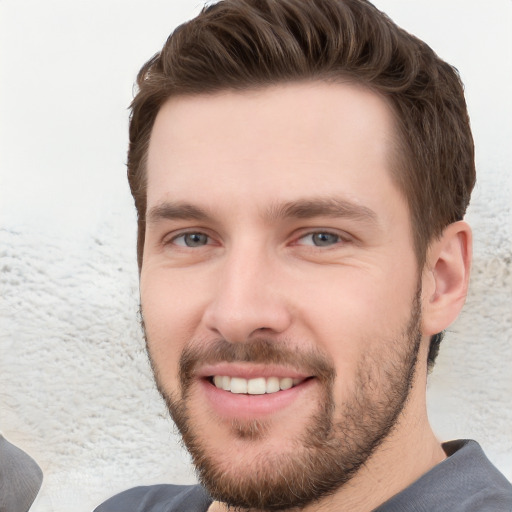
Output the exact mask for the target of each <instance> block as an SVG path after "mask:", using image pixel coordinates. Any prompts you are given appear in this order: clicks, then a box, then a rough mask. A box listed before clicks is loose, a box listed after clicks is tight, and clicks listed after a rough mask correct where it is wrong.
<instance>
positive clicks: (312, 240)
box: [298, 231, 343, 247]
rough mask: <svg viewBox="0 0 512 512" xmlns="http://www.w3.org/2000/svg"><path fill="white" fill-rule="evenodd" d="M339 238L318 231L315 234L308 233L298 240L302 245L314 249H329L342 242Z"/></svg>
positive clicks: (333, 234) (326, 232) (332, 234)
mask: <svg viewBox="0 0 512 512" xmlns="http://www.w3.org/2000/svg"><path fill="white" fill-rule="evenodd" d="M342 241H343V239H342V238H341V236H339V235H336V234H335V233H329V232H328V231H318V232H316V233H308V234H307V235H304V236H302V237H300V238H299V239H298V242H299V243H301V244H303V245H314V246H315V247H329V246H331V245H336V244H339V243H340V242H342Z"/></svg>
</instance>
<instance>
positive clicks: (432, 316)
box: [422, 221, 472, 336]
mask: <svg viewBox="0 0 512 512" xmlns="http://www.w3.org/2000/svg"><path fill="white" fill-rule="evenodd" d="M471 257H472V235H471V228H470V227H469V225H468V224H467V223H466V222H464V221H459V222H454V223H453V224H450V225H448V226H447V227H446V228H445V230H444V231H443V234H442V235H441V237H440V238H439V239H436V240H434V242H432V244H431V245H430V247H429V249H428V252H427V260H426V263H425V268H424V270H423V276H422V331H423V334H424V335H428V336H432V335H433V334H436V333H438V332H441V331H443V330H444V329H446V328H447V327H448V326H449V325H450V324H451V323H452V322H453V321H454V320H455V319H456V318H457V316H458V314H459V312H460V310H461V309H462V306H463V305H464V302H465V300H466V295H467V291H468V284H469V273H470V267H471Z"/></svg>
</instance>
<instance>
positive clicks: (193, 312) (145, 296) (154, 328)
mask: <svg viewBox="0 0 512 512" xmlns="http://www.w3.org/2000/svg"><path fill="white" fill-rule="evenodd" d="M198 296H201V291H200V290H199V291H198V290H197V288H195V287H194V286H191V285H190V283H188V284H187V283H182V282H180V281H179V280H178V281H176V280H175V279H173V278H171V277H170V276H169V275H166V273H164V272H156V271H155V272H152V271H151V270H144V269H143V271H142V273H141V280H140V297H141V306H142V314H143V318H144V324H145V330H146V336H147V343H148V348H149V352H150V356H151V359H152V362H153V364H154V365H155V367H156V369H157V371H158V372H159V375H160V376H161V378H162V379H163V380H164V381H165V383H167V382H169V381H170V379H173V380H175V379H176V376H177V373H178V372H177V370H178V363H179V358H180V356H181V353H182V350H183V348H184V346H185V345H186V344H187V343H188V342H189V341H190V339H192V338H193V337H194V336H195V335H196V331H195V329H196V326H197V320H198V318H200V317H201V312H200V310H201V308H200V306H199V305H198V304H197V302H198Z"/></svg>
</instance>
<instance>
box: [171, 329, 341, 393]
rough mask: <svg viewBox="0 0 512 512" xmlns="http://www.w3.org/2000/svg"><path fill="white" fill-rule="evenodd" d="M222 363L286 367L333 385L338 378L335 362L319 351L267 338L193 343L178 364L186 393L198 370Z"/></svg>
mask: <svg viewBox="0 0 512 512" xmlns="http://www.w3.org/2000/svg"><path fill="white" fill-rule="evenodd" d="M223 362H228V363H257V364H265V365H279V366H286V367H289V368H293V369H295V370H297V371H299V372H302V373H306V374H308V375H311V376H314V377H316V378H318V379H320V380H322V381H324V382H332V381H333V380H334V378H335V376H336V370H335V368H334V364H333V362H332V361H331V360H330V359H329V358H328V357H327V356H326V355H324V354H322V353H321V352H320V351H319V350H317V349H301V348H299V347H290V346H288V345H287V344H285V343H283V342H282V341H275V340H271V339H268V338H254V339H251V340H247V341H243V342H237V343H232V342H229V341H227V340H225V339H218V340H215V341H214V342H209V343H204V342H203V343H198V342H191V343H189V344H188V345H187V346H186V347H185V348H184V349H183V352H182V354H181V357H180V361H179V377H180V382H181V385H182V388H183V390H186V389H187V388H188V386H189V384H190V382H191V381H192V379H193V377H194V373H195V372H196V370H197V368H198V367H200V366H202V365H210V364H215V363H223Z"/></svg>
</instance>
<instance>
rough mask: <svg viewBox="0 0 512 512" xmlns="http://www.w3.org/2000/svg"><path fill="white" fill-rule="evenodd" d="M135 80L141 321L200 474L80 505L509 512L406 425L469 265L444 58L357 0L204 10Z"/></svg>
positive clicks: (485, 475) (460, 126) (453, 459)
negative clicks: (186, 481)
mask: <svg viewBox="0 0 512 512" xmlns="http://www.w3.org/2000/svg"><path fill="white" fill-rule="evenodd" d="M138 85H139V91H138V93H137V96H136V97H135V99H134V102H133V105H132V117H131V124H130V149H129V155H128V175H129V180H130V186H131V190H132V194H133V196H134V199H135V204H136V207H137V211H138V219H139V221H138V229H139V236H138V261H139V267H140V292H141V312H142V319H143V324H144V328H145V334H146V339H147V348H148V353H149V356H150V359H151V362H152V366H153V370H154V374H155V379H156V382H157V386H158V388H159V390H160V392H161V394H162V396H163V397H164V399H165V401H166V403H167V405H168V407H169V411H170V413H171V415H172V417H173V419H174V421H175V423H176V424H177V426H178V428H179V430H180V432H181V435H182V437H183V440H184V443H185V445H186V446H187V448H188V450H189V451H190V453H191V455H192V458H193V461H194V464H195V466H196V469H197V472H198V476H199V479H200V482H201V485H200V486H199V485H198V486H191V487H187V486H171V485H161V486H153V487H146V488H136V489H132V490H129V491H126V492H125V493H122V494H120V495H119V496H116V497H114V498H111V499H110V500H109V501H107V502H106V503H105V504H103V505H102V506H100V507H99V508H98V509H97V511H98V512H104V511H123V512H127V511H131V510H133V511H135V510H136V511H157V510H158V511H163V510H165V511H173V510H176V511H177V510H180V511H184V510H186V511H206V510H209V511H225V510H228V509H232V508H235V509H237V510H307V511H310V510H322V511H331V510H333V511H334V510H336V511H340V510H347V511H370V510H378V511H380V512H383V511H392V510H393V511H394V510H400V511H409V510H410V511H418V510H424V511H426V510H429V511H430V510H432V511H433V510H435V511H454V510H456V511H462V510H464V511H469V510H472V511H476V510H478V511H482V510H488V511H491V510H492V511H510V510H512V486H511V485H510V484H509V483H508V482H507V481H506V480H505V478H504V477H503V476H502V475H501V474H500V473H499V472H498V471H497V470H496V469H495V468H494V467H493V466H492V465H491V464H490V462H489V461H488V460H487V459H486V457H485V455H484V454H483V452H482V451H481V449H480V447H479V446H478V444H477V443H475V442H474V441H453V442H449V443H445V444H441V443H440V442H439V441H438V440H437V439H436V437H435V436H434V434H433V432H432V430H431V427H430V425H429V422H428V418H427V413H426V405H425V387H426V379H427V372H428V369H429V368H430V367H432V366H433V364H434V361H435V357H436V355H437V351H438V348H439V343H440V341H441V338H442V335H441V333H442V332H443V330H444V329H445V328H446V327H447V326H448V325H450V323H451V322H453V320H454V319H455V318H456V316H457V314H458V313H459V311H460V309H461V308H462V305H463V302H464V299H465V296H466V291H467V286H468V278H469V268H470V262H471V231H470V228H469V226H468V225H467V224H466V223H465V222H464V221H463V220H462V219H463V216H464V213H465V210H466V207H467V205H468V202H469V198H470V194H471V190H472V188H473V185H474V181H475V171H474V159H473V142H472V137H471V132H470V128H469V121H468V116H467V112H466V106H465V101H464V97H463V92H462V85H461V83H460V80H459V78H458V75H457V73H456V72H455V71H454V69H453V68H451V67H450V66H449V65H448V64H446V63H444V62H443V61H441V60H440V59H439V58H438V57H437V56H436V55H435V54H434V53H433V52H432V50H431V49H430V48H429V47H428V46H427V45H425V44H424V43H423V42H421V41H419V40H418V39H416V38H414V37H413V36H411V35H409V34H407V33H406V32H404V31H403V30H401V29H399V28H398V27H396V25H394V24H393V23H392V22H391V21H390V20H389V19H388V18H387V17H386V16H385V15H383V14H382V13H381V12H379V11H378V10H377V9H375V8H374V7H373V6H372V5H371V4H370V3H368V2H366V1H363V0H226V1H224V2H219V3H216V4H214V5H212V6H210V7H208V8H206V9H205V10H203V12H202V13H201V14H200V15H199V16H198V17H197V18H195V19H194V20H192V21H190V22H188V23H186V24H184V25H182V26H181V27H179V28H178V29H177V30H176V31H175V32H174V33H173V34H172V35H171V37H170V38H169V39H168V41H167V43H166V44H165V46H164V48H163V49H162V51H161V52H160V53H159V54H157V55H156V56H155V57H153V58H152V59H151V60H150V61H149V62H148V63H147V64H146V65H145V66H144V67H143V68H142V70H141V71H140V74H139V77H138Z"/></svg>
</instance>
